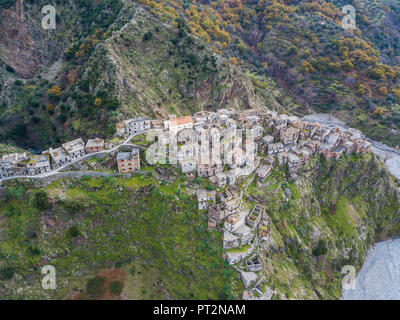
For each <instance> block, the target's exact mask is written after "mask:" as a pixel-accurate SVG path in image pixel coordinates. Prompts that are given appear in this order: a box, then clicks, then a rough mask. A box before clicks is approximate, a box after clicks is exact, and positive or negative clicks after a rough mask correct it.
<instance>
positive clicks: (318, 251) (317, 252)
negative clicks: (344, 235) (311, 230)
mask: <svg viewBox="0 0 400 320" xmlns="http://www.w3.org/2000/svg"><path fill="white" fill-rule="evenodd" d="M327 252H328V248H327V247H326V241H325V240H324V239H320V240H319V242H318V245H317V246H316V247H315V249H314V250H313V251H312V254H313V256H316V257H319V256H322V255H324V254H326V253H327Z"/></svg>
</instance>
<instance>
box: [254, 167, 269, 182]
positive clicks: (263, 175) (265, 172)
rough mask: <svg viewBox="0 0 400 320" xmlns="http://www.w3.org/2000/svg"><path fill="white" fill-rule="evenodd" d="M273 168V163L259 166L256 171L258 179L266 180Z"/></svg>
mask: <svg viewBox="0 0 400 320" xmlns="http://www.w3.org/2000/svg"><path fill="white" fill-rule="evenodd" d="M272 169H273V166H272V165H261V166H259V167H258V169H257V171H256V174H257V177H258V180H260V181H261V182H264V181H265V180H266V179H267V178H268V176H269V175H270V174H271V172H272Z"/></svg>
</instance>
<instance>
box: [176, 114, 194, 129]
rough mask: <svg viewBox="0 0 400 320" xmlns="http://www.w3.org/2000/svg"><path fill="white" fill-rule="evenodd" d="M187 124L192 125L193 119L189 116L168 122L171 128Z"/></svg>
mask: <svg viewBox="0 0 400 320" xmlns="http://www.w3.org/2000/svg"><path fill="white" fill-rule="evenodd" d="M187 123H193V119H192V117H191V116H187V117H181V118H176V119H172V120H170V125H171V127H175V126H180V125H183V124H187Z"/></svg>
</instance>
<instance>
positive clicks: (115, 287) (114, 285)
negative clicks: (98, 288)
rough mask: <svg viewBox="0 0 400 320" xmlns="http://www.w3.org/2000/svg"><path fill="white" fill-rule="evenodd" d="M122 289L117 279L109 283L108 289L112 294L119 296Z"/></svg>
mask: <svg viewBox="0 0 400 320" xmlns="http://www.w3.org/2000/svg"><path fill="white" fill-rule="evenodd" d="M122 289H123V285H122V283H121V282H119V281H113V282H111V284H110V291H111V293H112V294H114V295H116V296H119V295H120V294H121V292H122Z"/></svg>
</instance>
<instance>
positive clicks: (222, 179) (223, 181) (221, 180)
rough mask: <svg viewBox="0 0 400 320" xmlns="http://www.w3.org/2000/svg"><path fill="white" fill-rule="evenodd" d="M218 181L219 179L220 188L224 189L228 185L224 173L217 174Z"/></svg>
mask: <svg viewBox="0 0 400 320" xmlns="http://www.w3.org/2000/svg"><path fill="white" fill-rule="evenodd" d="M215 177H216V179H217V186H218V188H223V187H225V186H226V183H227V177H226V175H225V174H223V173H217V174H216V175H215Z"/></svg>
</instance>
